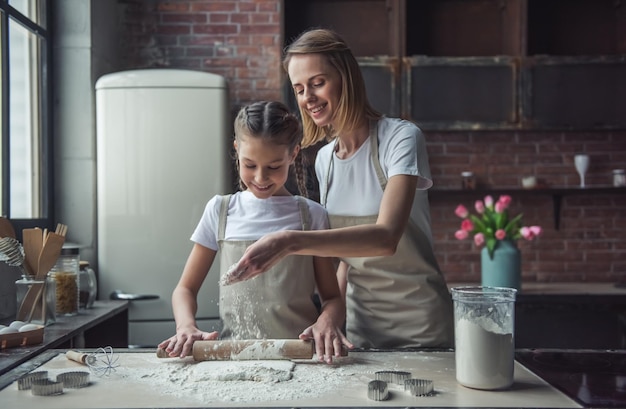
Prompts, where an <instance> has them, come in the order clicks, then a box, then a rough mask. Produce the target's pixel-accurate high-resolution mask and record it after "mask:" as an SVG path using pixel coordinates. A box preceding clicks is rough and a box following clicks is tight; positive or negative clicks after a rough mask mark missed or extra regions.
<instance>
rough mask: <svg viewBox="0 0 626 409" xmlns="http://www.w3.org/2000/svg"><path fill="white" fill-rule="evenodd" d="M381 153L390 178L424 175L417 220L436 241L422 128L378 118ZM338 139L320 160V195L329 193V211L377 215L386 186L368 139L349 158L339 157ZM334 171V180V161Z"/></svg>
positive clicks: (416, 201) (321, 152) (418, 193)
mask: <svg viewBox="0 0 626 409" xmlns="http://www.w3.org/2000/svg"><path fill="white" fill-rule="evenodd" d="M377 127H378V158H379V161H380V165H381V167H382V170H383V173H384V174H385V176H386V177H387V180H389V179H390V178H391V177H392V176H395V175H411V176H418V177H419V179H418V183H417V190H416V193H415V199H414V201H413V208H412V210H411V220H412V221H414V222H415V224H416V225H417V226H418V227H420V228H421V229H422V230H423V231H424V232H425V233H426V234H427V236H428V237H429V238H431V240H432V237H431V236H432V233H431V228H430V208H429V204H428V195H427V192H426V190H427V189H429V188H430V187H431V186H432V185H433V182H432V178H431V174H430V166H429V163H428V152H427V150H426V140H425V138H424V135H423V134H422V131H421V130H420V129H419V128H418V127H417V126H416V125H415V124H414V123H412V122H410V121H407V120H403V119H398V118H387V117H383V118H381V119H380V120H379V121H378V125H377ZM333 149H334V141H333V142H331V143H329V144H327V145H326V146H324V147H322V148H321V149H320V150H319V152H318V153H317V157H316V160H315V172H316V174H317V178H318V181H319V186H320V197H322V201H323V197H324V194H325V192H326V191H327V192H328V196H327V202H326V210H327V211H328V214H332V215H340V216H371V215H376V214H378V212H379V209H380V203H381V201H382V198H383V190H382V188H381V186H380V182H379V181H378V177H377V175H376V170H375V169H374V166H373V165H372V161H371V148H370V143H369V138H368V140H367V141H366V142H365V143H363V144H362V145H361V146H360V147H359V149H358V150H357V151H356V152H355V153H354V155H352V156H350V157H349V158H347V159H339V158H337V156H336V155H335V154H334V152H333ZM331 157H332V158H333V164H332V167H333V171H332V175H331V177H330V180H329V181H328V182H329V183H330V190H327V176H328V169H329V161H330V159H331Z"/></svg>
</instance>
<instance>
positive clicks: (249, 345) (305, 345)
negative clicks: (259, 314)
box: [157, 339, 348, 361]
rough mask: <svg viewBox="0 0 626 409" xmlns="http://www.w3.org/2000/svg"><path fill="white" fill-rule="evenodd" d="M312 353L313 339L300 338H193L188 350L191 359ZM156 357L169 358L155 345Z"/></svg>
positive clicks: (269, 357)
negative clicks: (190, 347) (191, 356)
mask: <svg viewBox="0 0 626 409" xmlns="http://www.w3.org/2000/svg"><path fill="white" fill-rule="evenodd" d="M314 354H315V344H314V343H313V341H303V340H300V339H253V340H244V339H241V340H221V341H196V342H194V344H193V352H192V355H193V359H194V360H195V361H229V360H232V361H243V360H262V359H266V360H273V359H311V358H313V355H314ZM341 355H342V356H347V355H348V351H347V349H345V348H343V349H342V351H341ZM157 357H159V358H169V355H168V354H167V352H165V350H164V349H162V348H158V349H157Z"/></svg>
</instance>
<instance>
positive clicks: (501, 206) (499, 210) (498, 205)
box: [495, 200, 506, 213]
mask: <svg viewBox="0 0 626 409" xmlns="http://www.w3.org/2000/svg"><path fill="white" fill-rule="evenodd" d="M495 208H496V213H502V212H504V211H505V210H506V206H505V205H504V204H502V202H500V201H499V200H498V201H497V202H496V206H495Z"/></svg>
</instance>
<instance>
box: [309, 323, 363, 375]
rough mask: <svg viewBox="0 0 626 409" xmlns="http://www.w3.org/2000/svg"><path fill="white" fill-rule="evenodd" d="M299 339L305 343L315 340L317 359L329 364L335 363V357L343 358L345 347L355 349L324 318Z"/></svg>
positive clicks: (340, 332)
mask: <svg viewBox="0 0 626 409" xmlns="http://www.w3.org/2000/svg"><path fill="white" fill-rule="evenodd" d="M298 337H299V338H300V339H302V340H305V341H308V340H313V341H314V342H315V354H316V355H317V359H318V360H319V361H325V362H326V363H327V364H332V363H333V356H335V357H339V356H341V351H342V349H343V348H344V347H347V348H348V349H352V348H354V345H353V344H352V343H351V342H350V341H348V339H347V338H346V337H345V335H343V332H342V331H341V329H340V328H338V327H336V326H334V325H332V323H331V322H329V321H328V322H327V321H326V320H324V319H323V318H322V317H320V319H318V320H317V322H316V323H315V324H313V325H311V326H310V327H308V328H306V329H305V330H304V331H302V333H301V334H300V335H299V336H298Z"/></svg>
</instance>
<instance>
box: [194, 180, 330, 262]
mask: <svg viewBox="0 0 626 409" xmlns="http://www.w3.org/2000/svg"><path fill="white" fill-rule="evenodd" d="M306 203H307V205H308V208H309V214H310V217H311V226H310V229H311V230H322V229H328V227H329V226H328V216H327V214H326V210H325V209H324V208H323V207H322V206H321V205H320V204H319V203H316V202H314V201H312V200H310V199H306ZM221 204H222V196H220V195H216V196H214V197H213V198H211V200H209V202H208V203H207V205H206V206H205V208H204V213H203V214H202V217H201V218H200V222H199V223H198V225H197V226H196V229H195V231H194V232H193V234H192V235H191V240H192V241H193V242H195V243H198V244H200V245H202V246H204V247H207V248H210V249H212V250H215V251H217V250H218V244H217V234H218V228H219V214H220V207H221ZM279 230H302V220H301V217H300V208H299V206H298V200H297V198H296V196H272V197H270V198H267V199H259V198H257V197H256V196H254V194H252V193H251V192H249V191H243V192H237V193H235V194H233V195H232V196H231V199H230V203H229V205H228V219H227V223H226V231H225V233H224V239H225V240H258V239H260V238H261V237H262V236H264V235H265V234H267V233H271V232H275V231H279Z"/></svg>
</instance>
